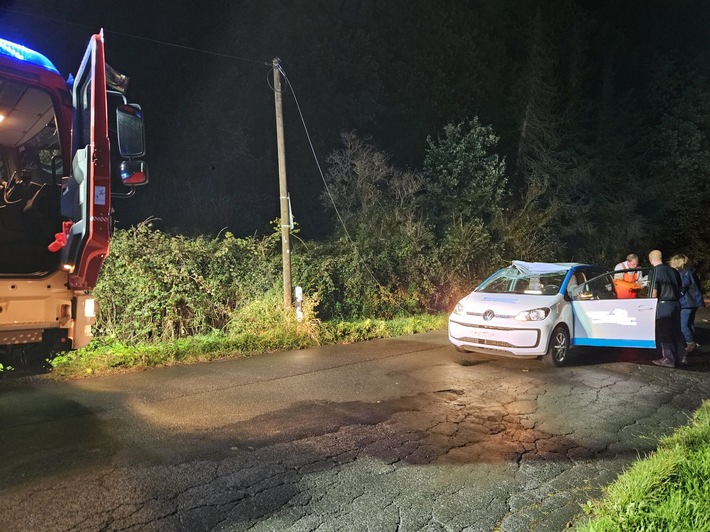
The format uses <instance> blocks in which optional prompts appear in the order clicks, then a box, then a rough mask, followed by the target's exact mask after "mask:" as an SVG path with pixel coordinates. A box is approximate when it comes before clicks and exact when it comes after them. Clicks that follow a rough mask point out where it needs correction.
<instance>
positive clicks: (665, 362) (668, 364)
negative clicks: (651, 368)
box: [652, 358, 675, 368]
mask: <svg viewBox="0 0 710 532" xmlns="http://www.w3.org/2000/svg"><path fill="white" fill-rule="evenodd" d="M652 362H653V363H654V364H655V365H656V366H663V367H664V368H674V367H675V364H674V363H673V362H671V361H670V360H668V359H667V358H657V359H656V360H653V361H652Z"/></svg>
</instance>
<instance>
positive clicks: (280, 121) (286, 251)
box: [271, 57, 291, 309]
mask: <svg viewBox="0 0 710 532" xmlns="http://www.w3.org/2000/svg"><path fill="white" fill-rule="evenodd" d="M271 64H272V66H273V69H274V98H275V105H276V147H277V150H278V158H279V199H280V202H279V203H280V205H281V256H282V262H283V279H284V307H285V308H287V309H288V308H291V233H290V230H291V220H290V216H289V205H288V187H287V186H286V145H285V143H284V117H283V106H282V104H281V68H280V65H281V60H280V59H279V58H278V57H276V58H274V60H273V61H272V62H271Z"/></svg>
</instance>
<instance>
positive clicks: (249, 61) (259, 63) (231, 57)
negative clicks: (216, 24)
mask: <svg viewBox="0 0 710 532" xmlns="http://www.w3.org/2000/svg"><path fill="white" fill-rule="evenodd" d="M3 11H4V12H6V13H12V14H14V15H22V16H25V17H30V18H39V19H44V20H49V21H50V22H59V23H61V24H64V25H71V26H77V27H80V28H87V29H90V30H91V31H92V32H93V31H96V28H95V27H94V26H89V25H87V24H81V23H78V22H73V21H69V20H63V19H58V18H55V17H49V16H47V15H39V14H37V13H27V12H26V11H18V10H16V9H3ZM104 33H106V34H111V35H120V36H121V37H128V38H129V39H138V40H140V41H146V42H152V43H155V44H160V45H163V46H170V47H172V48H181V49H183V50H190V51H192V52H199V53H202V54H208V55H213V56H216V57H224V58H227V59H236V60H238V61H245V62H248V63H256V64H258V65H267V66H271V63H270V62H268V61H259V60H258V59H249V58H247V57H240V56H237V55H232V54H225V53H222V52H214V51H212V50H204V49H202V48H195V47H194V46H186V45H183V44H175V43H172V42H167V41H160V40H158V39H151V38H149V37H141V36H140V35H134V34H132V33H125V32H121V31H113V30H109V29H106V28H104Z"/></svg>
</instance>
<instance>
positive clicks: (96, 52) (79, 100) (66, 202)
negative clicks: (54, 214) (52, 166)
mask: <svg viewBox="0 0 710 532" xmlns="http://www.w3.org/2000/svg"><path fill="white" fill-rule="evenodd" d="M73 103H74V124H73V129H72V157H73V159H72V164H71V172H70V174H69V177H68V182H67V184H66V187H65V188H64V191H63V193H62V216H63V217H64V219H65V220H69V221H71V227H70V228H69V231H68V234H67V243H66V245H65V246H64V247H63V248H62V252H61V263H62V267H63V268H65V269H66V270H68V271H69V272H70V275H69V284H70V285H71V287H72V288H74V289H87V290H88V289H91V288H94V286H95V285H96V280H97V278H98V275H99V270H100V269H101V265H102V264H103V262H104V259H105V258H106V255H107V254H108V248H109V238H110V227H111V226H110V213H111V163H110V160H111V157H110V147H109V137H108V113H107V103H106V66H105V60H104V39H103V31H102V32H101V33H99V34H97V35H93V36H92V37H91V40H90V41H89V46H88V47H87V49H86V53H85V54H84V59H83V61H82V63H81V66H80V67H79V70H78V72H77V75H76V79H75V81H74V88H73Z"/></svg>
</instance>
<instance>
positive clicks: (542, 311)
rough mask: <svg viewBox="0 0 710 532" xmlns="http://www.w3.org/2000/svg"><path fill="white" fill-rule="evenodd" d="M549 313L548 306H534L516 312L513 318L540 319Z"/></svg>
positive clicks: (522, 319) (524, 319) (520, 319)
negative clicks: (530, 308)
mask: <svg viewBox="0 0 710 532" xmlns="http://www.w3.org/2000/svg"><path fill="white" fill-rule="evenodd" d="M549 315H550V309H549V307H543V308H534V309H532V310H523V311H521V312H518V314H517V315H516V316H515V319H516V320H518V321H542V320H544V319H545V318H547V316H549Z"/></svg>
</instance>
